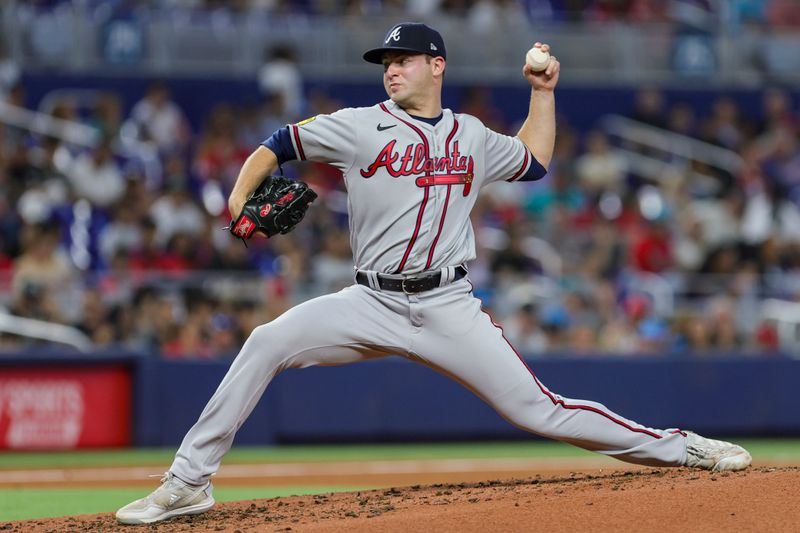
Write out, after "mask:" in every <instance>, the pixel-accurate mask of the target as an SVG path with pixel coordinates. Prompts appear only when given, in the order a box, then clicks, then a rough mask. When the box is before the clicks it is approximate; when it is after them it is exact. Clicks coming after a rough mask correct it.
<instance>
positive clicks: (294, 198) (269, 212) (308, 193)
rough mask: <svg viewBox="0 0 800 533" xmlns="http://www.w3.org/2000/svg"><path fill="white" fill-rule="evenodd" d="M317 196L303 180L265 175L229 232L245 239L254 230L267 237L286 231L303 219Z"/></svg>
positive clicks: (232, 222) (232, 223)
mask: <svg viewBox="0 0 800 533" xmlns="http://www.w3.org/2000/svg"><path fill="white" fill-rule="evenodd" d="M316 198H317V193H315V192H314V191H313V190H311V188H310V187H309V186H308V185H306V184H305V183H303V182H302V181H293V180H290V179H288V178H285V177H283V176H267V177H266V178H265V179H264V181H263V182H261V185H259V186H258V188H257V189H256V190H255V192H253V194H252V195H250V198H248V199H247V202H245V204H244V207H243V208H242V212H241V213H240V214H239V218H237V219H236V220H232V221H231V223H230V226H229V228H228V229H229V230H230V232H231V233H232V234H233V235H234V237H237V238H239V239H242V240H243V241H245V243H246V242H247V240H248V239H249V238H250V237H252V236H253V233H255V232H261V233H263V234H265V235H266V236H267V237H272V236H273V235H277V234H278V233H289V232H290V231H292V229H294V227H295V226H296V225H297V224H298V223H299V222H300V221H301V220H303V217H304V216H305V214H306V210H307V209H308V206H309V205H311V202H313V201H314V200H315V199H316Z"/></svg>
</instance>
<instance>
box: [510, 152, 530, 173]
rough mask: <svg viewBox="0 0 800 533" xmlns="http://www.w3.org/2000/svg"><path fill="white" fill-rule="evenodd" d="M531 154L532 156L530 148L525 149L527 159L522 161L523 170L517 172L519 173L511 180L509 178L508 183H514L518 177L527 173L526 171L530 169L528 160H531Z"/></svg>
mask: <svg viewBox="0 0 800 533" xmlns="http://www.w3.org/2000/svg"><path fill="white" fill-rule="evenodd" d="M529 154H530V150H528V148H527V147H526V148H525V159H524V160H523V161H522V168H521V169H519V170H518V171H517V173H516V174H514V175H513V176H511V177H510V178H508V179H507V180H506V181H514V180H515V179H517V178H518V177H520V175H521V174H522V173H523V172H525V169H527V168H528V159H529V158H530V155H529Z"/></svg>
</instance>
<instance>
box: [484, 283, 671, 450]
mask: <svg viewBox="0 0 800 533" xmlns="http://www.w3.org/2000/svg"><path fill="white" fill-rule="evenodd" d="M470 285H472V283H470ZM481 313H483V314H485V315H486V316H488V317H489V320H490V321H491V323H492V325H493V326H494V327H496V328H497V329H499V330H500V335H501V336H502V337H503V340H504V341H506V344H508V346H509V347H510V348H511V349H512V350H514V353H515V354H517V358H519V360H520V361H521V362H522V364H523V365H525V368H527V369H528V372H529V373H530V375H531V376H532V377H533V381H535V382H536V385H537V386H538V387H539V390H541V391H542V393H544V395H545V396H547V397H548V398H550V401H551V402H553V405H560V406H561V407H563V408H564V409H581V410H584V411H591V412H593V413H597V414H598V415H602V416H604V417H606V418H608V419H609V420H611V421H612V422H614V423H615V424H619V425H620V426H622V427H624V428H625V429H628V430H630V431H633V432H634V433H644V434H645V435H649V436H651V437H653V438H654V439H661V438H662V436H661V435H659V434H657V433H653V432H652V431H648V430H646V429H642V428H635V427H633V426H631V425H630V424H628V423H627V422H624V421H622V420H619V419H617V418H614V417H613V416H611V415H610V414H608V413H606V412H605V411H602V410H600V409H598V408H596V407H592V406H590V405H571V404H568V403H566V402H565V401H564V400H560V399H557V398H556V397H555V396H554V395H553V393H552V392H550V391H549V390H547V388H545V386H544V385H542V383H541V382H540V381H539V378H537V377H536V374H534V373H533V370H531V367H529V366H528V363H526V362H525V359H523V358H522V356H521V355H520V354H519V352H518V351H517V349H516V348H514V346H513V345H512V344H511V343H510V342H508V339H507V338H506V335H505V333H503V328H502V327H501V326H500V325H498V324H496V323H495V322H494V320H492V315H490V314H489V313H487V312H486V311H484V310H483V308H481ZM676 433H681V434H683V433H682V432H681V431H680V430H678V431H676Z"/></svg>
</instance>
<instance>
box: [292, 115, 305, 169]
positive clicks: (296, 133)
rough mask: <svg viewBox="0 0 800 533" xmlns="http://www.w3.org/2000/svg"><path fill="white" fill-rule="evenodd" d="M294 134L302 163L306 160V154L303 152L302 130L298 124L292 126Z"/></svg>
mask: <svg viewBox="0 0 800 533" xmlns="http://www.w3.org/2000/svg"><path fill="white" fill-rule="evenodd" d="M292 133H294V142H295V144H297V153H298V155H299V156H300V160H301V161H305V160H306V154H305V152H304V151H303V145H302V144H301V143H300V128H299V127H298V126H297V124H292Z"/></svg>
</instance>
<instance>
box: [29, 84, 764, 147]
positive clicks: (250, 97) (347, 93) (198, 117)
mask: <svg viewBox="0 0 800 533" xmlns="http://www.w3.org/2000/svg"><path fill="white" fill-rule="evenodd" d="M150 81H152V80H150V79H145V78H136V77H132V78H109V77H102V76H93V75H89V76H71V75H70V76H67V75H51V74H47V75H45V74H26V75H25V76H23V84H24V87H25V92H26V99H27V102H26V103H27V105H28V106H29V107H33V108H35V107H37V106H38V105H39V102H40V101H41V100H42V98H43V97H44V96H45V95H46V94H47V93H49V92H50V91H53V90H56V89H98V90H110V91H115V92H117V93H118V94H119V95H120V96H121V98H122V100H123V104H124V113H125V115H126V116H127V114H128V112H129V111H130V109H131V108H132V106H133V104H135V103H136V102H137V101H138V100H139V99H140V98H141V97H142V96H143V95H144V92H145V89H146V88H147V85H148V84H149V83H150ZM164 81H165V82H166V83H167V84H168V85H169V87H170V89H171V91H172V95H173V98H174V100H175V101H177V102H179V103H180V105H181V107H182V108H183V110H184V111H185V112H186V114H187V116H188V118H189V121H190V122H191V124H192V127H193V128H194V130H195V131H198V130H199V129H200V127H201V126H202V124H203V121H204V120H205V118H206V116H207V115H208V112H209V110H210V109H211V108H212V107H213V106H214V105H215V104H219V103H230V104H235V105H255V104H257V103H258V102H259V101H260V95H259V91H258V85H257V83H256V81H255V79H249V78H224V79H203V78H169V79H165V80H164ZM445 85H446V86H445V89H444V102H443V103H444V105H445V107H449V108H452V109H453V110H455V111H458V110H459V107H460V103H461V99H462V96H463V94H464V92H465V90H466V89H467V88H468V86H466V85H463V84H462V85H459V84H455V83H448V84H445ZM469 87H472V86H469ZM491 89H492V95H493V98H492V101H493V103H494V105H495V106H497V108H498V109H500V111H501V112H502V113H503V115H504V116H505V118H506V120H509V121H511V122H512V123H513V122H515V121H517V120H522V119H524V118H525V115H526V114H527V110H528V101H529V95H530V89H529V88H527V86H526V84H525V82H524V80H522V79H520V81H519V83H517V84H514V85H507V86H504V85H500V86H494V85H493V86H492V87H491ZM636 89H637V88H636V87H615V88H610V87H609V88H596V87H569V86H565V87H561V86H560V87H559V89H558V94H557V107H558V109H557V111H558V113H559V115H562V116H564V117H566V118H567V119H568V121H569V122H570V123H571V124H572V125H573V126H575V127H576V128H578V129H579V130H585V129H587V128H591V127H593V126H594V125H595V124H596V122H597V119H598V118H599V117H601V116H603V115H606V114H609V113H617V114H623V115H624V114H628V113H629V112H630V111H631V110H632V107H633V102H634V98H633V97H634V95H635V93H636ZM311 91H321V92H322V93H324V94H326V95H328V96H330V97H331V98H333V99H335V100H337V101H339V102H342V103H343V104H344V105H347V106H370V105H374V104H375V103H377V102H379V101H382V100H384V99H386V93H385V92H384V91H383V86H382V84H381V81H380V74H379V72H376V75H375V83H332V82H330V83H326V82H315V81H311V82H308V83H307V84H306V92H307V94H308V93H310V92H311ZM721 95H725V96H730V97H731V98H733V99H734V100H735V101H736V102H737V103H738V104H739V106H740V109H741V110H742V113H743V115H744V116H745V117H746V118H754V117H755V116H756V114H757V113H758V112H759V111H760V109H761V92H760V91H758V90H743V89H739V90H731V91H727V92H726V91H719V90H707V91H705V90H698V89H693V90H679V89H665V90H664V96H665V104H666V105H667V106H669V105H671V104H674V103H676V102H685V103H688V104H689V105H691V106H692V107H693V108H694V109H695V111H696V112H698V114H700V115H703V114H706V113H708V112H710V110H711V104H712V103H713V102H714V101H715V100H716V99H717V98H719V97H720V96H721ZM270 133H271V132H270Z"/></svg>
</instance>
